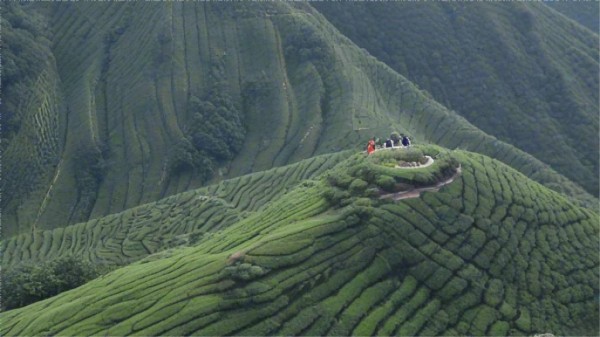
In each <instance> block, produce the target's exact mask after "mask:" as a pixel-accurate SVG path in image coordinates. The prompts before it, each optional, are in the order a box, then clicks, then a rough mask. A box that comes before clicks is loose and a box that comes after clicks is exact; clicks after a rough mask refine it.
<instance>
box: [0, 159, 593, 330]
mask: <svg viewBox="0 0 600 337" xmlns="http://www.w3.org/2000/svg"><path fill="white" fill-rule="evenodd" d="M423 153H424V154H428V155H430V156H432V157H433V158H434V160H435V161H434V164H433V165H431V166H428V167H426V168H418V169H409V170H407V169H399V168H396V167H395V165H397V164H398V163H399V162H400V161H413V160H418V159H419V158H421V156H422V154H423ZM338 158H339V157H338ZM322 160H323V159H320V161H322ZM334 161H337V160H334ZM307 163H308V162H307ZM305 165H307V164H302V163H300V164H299V165H297V166H295V168H288V169H287V171H289V172H297V170H298V169H299V168H301V167H303V166H305ZM308 165H312V164H308ZM459 168H460V172H458V170H459ZM457 173H458V175H457ZM300 176H302V175H299V177H300ZM252 177H255V176H254V175H252V176H248V177H242V178H240V179H239V180H238V181H240V182H241V181H244V180H246V181H252V180H253V178H252ZM448 177H452V178H451V179H453V182H451V183H450V184H448V185H446V186H445V187H442V188H441V189H440V190H439V192H426V193H424V194H423V195H422V196H421V197H420V198H413V199H406V200H401V201H393V200H390V199H381V198H380V196H381V194H382V193H389V192H392V193H397V192H399V191H402V190H405V189H407V188H410V186H429V185H431V184H435V183H436V182H439V181H442V180H445V179H447V178H448ZM257 181H258V184H257V185H256V188H257V189H261V187H260V186H261V181H262V180H260V179H258V180H257ZM233 185H239V183H233ZM221 186H226V185H221ZM242 189H246V190H253V184H252V183H251V182H250V183H249V184H246V185H245V187H243V188H242ZM240 191H241V190H240ZM234 194H235V195H236V197H237V195H239V196H240V197H242V199H243V194H239V193H234ZM189 195H190V193H187V194H182V195H180V196H177V197H173V198H171V199H170V200H172V201H171V202H170V203H171V205H172V207H171V210H172V211H174V212H177V213H186V212H188V211H193V210H194V209H196V203H195V202H192V203H190V202H187V203H181V204H180V205H177V203H176V202H175V203H173V201H175V200H177V198H181V200H184V199H186V200H187V199H189V197H188V196H189ZM255 195H256V194H255ZM259 195H260V193H259ZM247 196H249V195H247ZM236 197H234V198H236ZM163 204H165V203H163ZM144 207H146V206H144ZM146 208H147V209H149V210H153V209H156V207H152V206H151V205H149V206H147V207H146ZM142 209H143V208H140V209H139V211H141V210H142ZM597 218H598V214H597V213H593V212H591V211H589V210H586V209H584V208H579V207H577V206H575V205H573V204H571V203H569V202H568V201H567V200H566V199H565V198H564V197H562V196H561V195H559V194H558V193H556V192H553V191H550V190H549V189H547V188H545V187H543V186H541V185H540V184H538V183H535V182H533V181H532V180H530V179H528V178H527V177H525V176H524V175H522V174H520V173H518V172H516V171H515V170H513V169H511V168H510V167H508V166H506V165H504V164H502V163H500V162H498V161H496V160H493V159H490V158H488V157H484V156H481V155H477V154H473V153H467V152H463V151H453V152H448V151H446V150H442V149H441V148H438V147H418V148H416V149H415V150H413V151H404V150H394V151H393V152H392V151H379V152H376V153H375V154H374V155H371V156H369V157H365V156H364V154H356V155H352V156H349V158H348V159H347V160H344V161H342V162H340V163H339V164H338V165H336V166H334V167H333V168H332V169H330V170H329V171H326V172H324V173H323V174H321V175H320V178H318V179H317V177H315V176H312V178H311V180H307V181H304V182H303V183H301V184H299V185H296V186H295V187H294V188H293V189H291V190H290V191H288V192H287V193H285V194H281V195H280V196H279V197H278V198H277V199H276V200H273V201H272V202H271V203H268V204H265V206H264V207H262V208H260V210H259V211H257V212H254V213H253V214H249V215H248V216H247V217H244V218H243V219H240V220H239V221H235V222H234V223H232V224H230V225H229V226H227V227H222V228H221V230H220V231H217V232H214V233H212V234H211V235H204V236H202V237H201V238H199V240H198V241H197V242H195V243H192V247H184V246H185V245H188V244H189V243H184V246H181V247H180V248H178V249H174V250H170V251H167V252H163V253H159V254H155V255H151V256H150V257H148V258H146V259H144V260H142V261H139V262H136V263H133V264H131V265H129V266H127V267H123V268H121V269H118V270H116V271H114V272H112V273H110V274H108V275H105V276H103V277H101V278H99V279H96V280H94V281H92V282H90V283H88V284H86V285H84V286H82V287H80V288H77V289H74V290H71V291H68V292H66V293H63V294H61V295H58V296H56V297H53V298H50V299H48V300H45V301H42V302H39V303H36V304H32V305H30V306H27V307H25V308H21V309H16V310H11V311H8V312H3V313H1V314H0V320H1V321H2V325H1V326H0V331H1V332H2V334H3V335H40V334H49V335H99V334H105V335H115V336H116V335H140V336H142V335H143V336H148V335H428V336H431V335H507V334H509V335H526V334H528V335H529V334H534V333H539V332H547V331H551V332H552V333H553V334H555V335H563V334H564V335H597V334H598V333H599V331H598V323H599V321H598V309H599V308H598V302H597V297H598V293H599V289H598V268H599V261H598V256H597V254H595V252H597V251H598V249H599V242H598V239H597V238H598V234H599V227H598V224H597V221H596V220H597ZM165 225H167V224H165V223H164V222H161V221H157V222H150V223H147V224H146V225H145V227H146V228H148V230H152V229H153V228H154V229H158V228H162V227H164V226H165ZM176 226H178V225H177V224H175V223H171V224H168V225H167V227H171V228H175V227H176ZM191 229H192V228H189V229H188V230H191ZM59 231H60V230H55V231H54V232H55V233H59ZM103 237H104V238H106V239H109V238H111V234H110V233H104V234H101V235H98V236H97V237H96V238H95V239H94V241H95V240H99V239H103ZM78 241H80V240H78ZM109 249H110V248H109ZM112 249H113V254H119V251H120V249H119V248H118V247H112ZM65 252H66V251H65ZM63 253H64V252H63ZM88 256H90V257H94V255H88Z"/></svg>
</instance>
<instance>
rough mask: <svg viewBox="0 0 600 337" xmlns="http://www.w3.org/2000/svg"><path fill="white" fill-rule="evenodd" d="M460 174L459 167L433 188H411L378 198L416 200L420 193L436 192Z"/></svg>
mask: <svg viewBox="0 0 600 337" xmlns="http://www.w3.org/2000/svg"><path fill="white" fill-rule="evenodd" d="M432 163H433V159H432V160H431V163H429V162H428V163H427V164H429V165H431V164H432ZM427 164H425V165H427ZM425 165H424V166H425ZM424 166H419V167H410V168H411V169H412V168H421V167H424ZM402 169H405V168H402ZM461 172H462V170H461V167H460V166H459V167H458V168H457V169H456V173H454V174H453V175H452V177H450V178H448V179H446V180H444V181H440V182H439V183H437V184H435V185H433V186H427V187H419V188H413V189H411V190H408V191H402V192H396V193H388V194H383V195H382V196H380V197H379V199H393V200H395V201H397V200H402V199H410V198H418V197H419V196H421V192H437V191H439V190H440V188H442V187H444V186H446V185H448V184H450V183H451V182H453V181H454V179H456V178H457V177H458V176H459V175H460V174H461Z"/></svg>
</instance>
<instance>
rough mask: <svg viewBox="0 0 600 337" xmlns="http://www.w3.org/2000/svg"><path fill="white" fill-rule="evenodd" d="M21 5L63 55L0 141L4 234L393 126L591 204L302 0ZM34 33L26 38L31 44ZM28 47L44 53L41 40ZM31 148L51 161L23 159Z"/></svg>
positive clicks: (329, 147) (102, 210)
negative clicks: (38, 46)
mask: <svg viewBox="0 0 600 337" xmlns="http://www.w3.org/2000/svg"><path fill="white" fill-rule="evenodd" d="M9 9H10V8H9ZM20 9H23V10H25V11H26V13H27V14H28V15H29V16H28V17H29V18H30V19H31V22H34V23H35V24H36V25H38V26H39V27H46V26H47V27H48V31H49V33H48V39H49V41H50V42H44V43H46V48H47V49H46V52H51V55H52V56H53V57H54V59H55V60H56V61H55V63H51V64H49V65H48V67H49V69H50V70H49V71H48V72H47V73H48V74H49V75H48V81H54V82H51V83H54V86H48V85H45V84H43V83H41V84H40V87H39V88H38V87H35V86H34V87H33V90H32V97H38V96H39V95H42V94H44V95H45V96H43V95H42V96H40V97H42V98H43V99H41V98H36V100H33V101H32V103H31V104H29V105H24V104H21V105H19V104H16V105H15V109H16V110H17V111H18V113H17V115H23V116H29V117H27V118H29V119H26V118H21V122H19V123H20V124H19V123H17V124H18V127H16V128H15V130H18V131H15V132H14V133H13V134H10V135H9V136H8V139H7V141H6V143H4V144H7V145H6V149H5V151H6V152H5V153H6V155H5V156H4V158H3V159H4V161H3V163H4V167H5V179H2V190H3V193H4V194H3V198H2V205H1V206H2V209H3V227H2V230H3V234H5V235H13V234H16V233H23V232H29V231H35V230H38V229H42V230H46V229H52V228H56V227H64V226H66V225H69V224H75V223H80V222H84V221H87V220H90V219H96V218H99V217H102V216H104V215H107V214H114V213H117V212H121V211H123V210H125V209H128V208H131V207H135V206H138V205H140V204H144V203H148V202H153V201H156V200H159V199H161V198H163V197H166V196H169V195H172V194H176V193H179V192H183V191H187V190H190V189H193V188H197V187H200V186H203V185H206V184H208V183H211V182H217V181H219V180H222V179H225V178H231V177H236V176H240V175H243V174H247V173H250V172H255V171H261V170H265V169H269V168H271V167H274V166H281V165H285V164H288V163H293V162H296V161H299V160H301V159H305V158H309V157H311V156H314V155H318V154H323V153H329V152H334V151H338V150H340V149H346V148H356V146H361V147H362V146H363V143H364V141H365V139H367V138H368V137H371V136H373V135H386V134H389V132H391V131H393V130H398V131H401V132H406V133H409V134H411V135H412V136H413V138H414V139H415V140H416V141H418V142H431V143H437V144H441V145H443V146H446V147H452V148H454V147H461V148H465V149H469V150H473V151H477V152H481V153H484V154H487V155H490V156H492V157H495V158H498V159H499V160H502V161H504V162H505V163H508V164H510V165H512V166H513V167H515V168H517V169H518V170H521V171H522V172H523V173H525V174H526V175H528V176H530V177H532V178H533V179H535V180H537V181H540V182H542V183H543V184H545V185H546V186H549V187H551V188H553V189H555V190H557V191H560V192H562V193H565V194H566V195H569V196H571V197H573V198H574V200H578V201H579V202H582V203H583V204H586V205H594V206H597V200H596V199H594V198H593V197H592V196H590V195H589V194H587V193H586V192H585V191H583V190H582V189H581V188H580V187H578V186H576V185H574V184H573V183H572V182H570V181H568V180H567V179H565V178H564V177H562V176H559V175H558V174H556V172H554V171H553V170H552V169H550V168H549V167H547V166H545V165H544V164H542V163H541V162H539V161H537V160H535V159H533V158H532V157H531V156H529V155H528V154H525V153H523V152H521V151H519V150H516V149H515V148H514V147H512V146H510V145H507V144H505V143H502V142H499V141H497V140H496V139H495V138H493V137H490V136H488V135H486V134H485V133H483V132H482V131H480V130H479V129H477V128H475V127H474V126H472V125H471V124H469V123H468V122H466V121H465V120H464V119H463V118H461V117H459V116H458V115H457V114H455V113H453V112H451V111H449V110H447V109H446V108H444V107H443V106H441V105H440V104H438V103H437V102H435V101H433V100H432V99H431V98H430V97H429V96H428V95H427V94H426V93H424V92H422V91H420V90H419V89H418V88H417V87H416V86H415V85H413V84H412V83H411V82H409V81H408V80H406V79H405V78H404V77H402V76H400V75H398V74H397V73H395V72H394V71H393V70H392V69H390V68H389V67H387V66H386V65H384V64H382V63H380V62H378V61H377V60H376V59H374V58H373V57H371V56H370V55H368V54H367V53H366V52H365V51H364V50H361V49H360V48H358V47H357V46H355V45H354V44H353V43H352V42H351V41H349V40H348V39H347V38H346V37H344V36H342V35H340V34H339V33H338V32H337V30H336V29H335V28H334V27H333V26H331V25H330V24H329V23H328V22H327V20H326V19H325V18H324V17H322V16H321V15H320V14H319V13H317V12H316V11H315V10H314V9H313V8H312V7H310V6H309V5H307V4H291V3H236V4H231V3H189V2H184V3H43V4H38V3H31V4H26V5H23V6H20V7H19V10H20ZM15 10H16V9H15ZM34 18H35V20H34ZM17 21H18V20H17ZM9 22H12V21H9ZM3 24H5V25H6V26H7V27H8V28H7V31H8V32H10V31H11V30H12V29H13V28H11V27H9V25H8V24H6V23H5V21H3ZM11 25H12V23H11ZM3 27H4V26H3ZM15 32H20V30H18V29H15ZM30 35H32V34H30ZM30 35H27V39H29V40H27V41H28V43H32V44H35V43H38V41H34V39H33V38H31V36H30ZM44 41H45V40H44ZM48 48H49V49H48ZM48 50H49V51H48ZM21 52H22V53H24V54H26V55H28V57H30V58H32V60H33V61H31V62H34V61H35V58H33V55H34V54H35V50H33V51H29V50H28V49H22V50H21ZM9 56H10V55H9ZM20 56H22V55H20ZM20 56H18V55H17V54H15V56H14V59H15V60H16V59H17V58H18V57H20ZM11 57H12V56H11ZM49 59H50V60H52V58H49ZM9 61H10V60H9ZM25 66H26V65H24V66H23V67H25ZM20 67H21V66H19V67H17V68H20ZM36 76H37V77H36ZM40 76H42V75H39V74H37V75H36V74H32V75H30V77H31V78H32V80H33V79H37V78H39V79H41V80H43V79H45V77H40ZM28 78H29V77H28ZM3 80H4V78H3ZM44 83H45V82H44ZM23 85H25V84H23ZM50 89H53V90H50ZM14 95H16V94H14ZM11 99H12V100H14V101H18V99H16V98H14V97H11V98H9V100H11ZM41 113H43V114H44V115H43V116H42V115H39V114H41ZM38 115H39V116H38ZM42 117H43V118H42ZM28 120H31V121H32V122H26V121H28ZM29 144H34V145H35V146H36V148H35V151H37V152H35V151H33V150H32V149H31V147H32V146H33V145H31V146H30V145H29ZM45 146H52V147H51V149H52V150H51V151H50V150H48V151H43V147H45ZM38 148H39V149H38ZM40 151H42V152H43V156H39V155H37V153H38V152H40ZM26 156H30V157H31V158H33V159H32V160H39V159H40V158H44V163H45V164H43V165H40V169H37V168H35V167H33V166H32V167H30V165H29V164H28V162H26V161H24V160H23V157H26ZM573 167H574V168H577V167H579V166H577V165H573ZM34 168H35V169H34ZM24 176H26V177H27V179H25V178H24Z"/></svg>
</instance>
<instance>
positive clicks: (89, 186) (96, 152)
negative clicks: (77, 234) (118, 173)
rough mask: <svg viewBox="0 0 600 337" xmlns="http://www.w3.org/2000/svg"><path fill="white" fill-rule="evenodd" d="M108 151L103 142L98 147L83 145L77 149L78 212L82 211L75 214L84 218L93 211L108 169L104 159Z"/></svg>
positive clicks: (75, 173) (75, 159) (75, 169)
mask: <svg viewBox="0 0 600 337" xmlns="http://www.w3.org/2000/svg"><path fill="white" fill-rule="evenodd" d="M106 151H107V147H106V146H105V145H103V144H101V145H100V146H98V147H97V146H92V145H83V146H81V147H79V148H78V149H77V150H76V151H75V154H74V160H73V165H74V166H75V167H74V169H73V172H74V176H75V183H76V184H77V191H78V193H79V204H78V212H81V213H82V214H75V216H77V217H81V218H82V219H87V217H88V215H89V212H91V210H92V207H93V206H94V202H95V201H96V194H97V192H98V189H99V188H100V184H101V183H102V180H104V176H105V174H106V169H107V163H106V160H105V159H104V158H105V156H106Z"/></svg>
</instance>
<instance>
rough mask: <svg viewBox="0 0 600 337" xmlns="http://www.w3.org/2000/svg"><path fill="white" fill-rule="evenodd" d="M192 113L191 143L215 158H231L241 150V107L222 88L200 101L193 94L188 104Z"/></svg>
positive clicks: (242, 138) (242, 133)
mask: <svg viewBox="0 0 600 337" xmlns="http://www.w3.org/2000/svg"><path fill="white" fill-rule="evenodd" d="M188 113H189V114H190V115H191V116H192V120H191V125H190V129H189V131H188V132H189V135H190V137H191V141H192V144H193V145H194V146H195V147H196V149H198V150H199V151H203V152H204V153H206V154H207V155H208V156H210V157H212V158H214V159H215V160H229V159H232V158H233V156H234V155H235V154H236V153H237V152H238V151H239V150H240V149H241V147H242V143H243V141H244V136H245V133H246V131H245V129H244V127H243V124H242V123H243V119H242V115H241V112H240V110H239V108H237V107H236V106H235V103H234V102H233V100H232V98H231V97H230V96H229V95H227V94H226V93H224V92H223V91H222V90H219V91H217V90H215V91H213V92H211V93H209V94H208V96H207V98H205V99H204V100H200V99H198V98H197V97H194V96H192V97H191V98H190V101H189V103H188Z"/></svg>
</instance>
